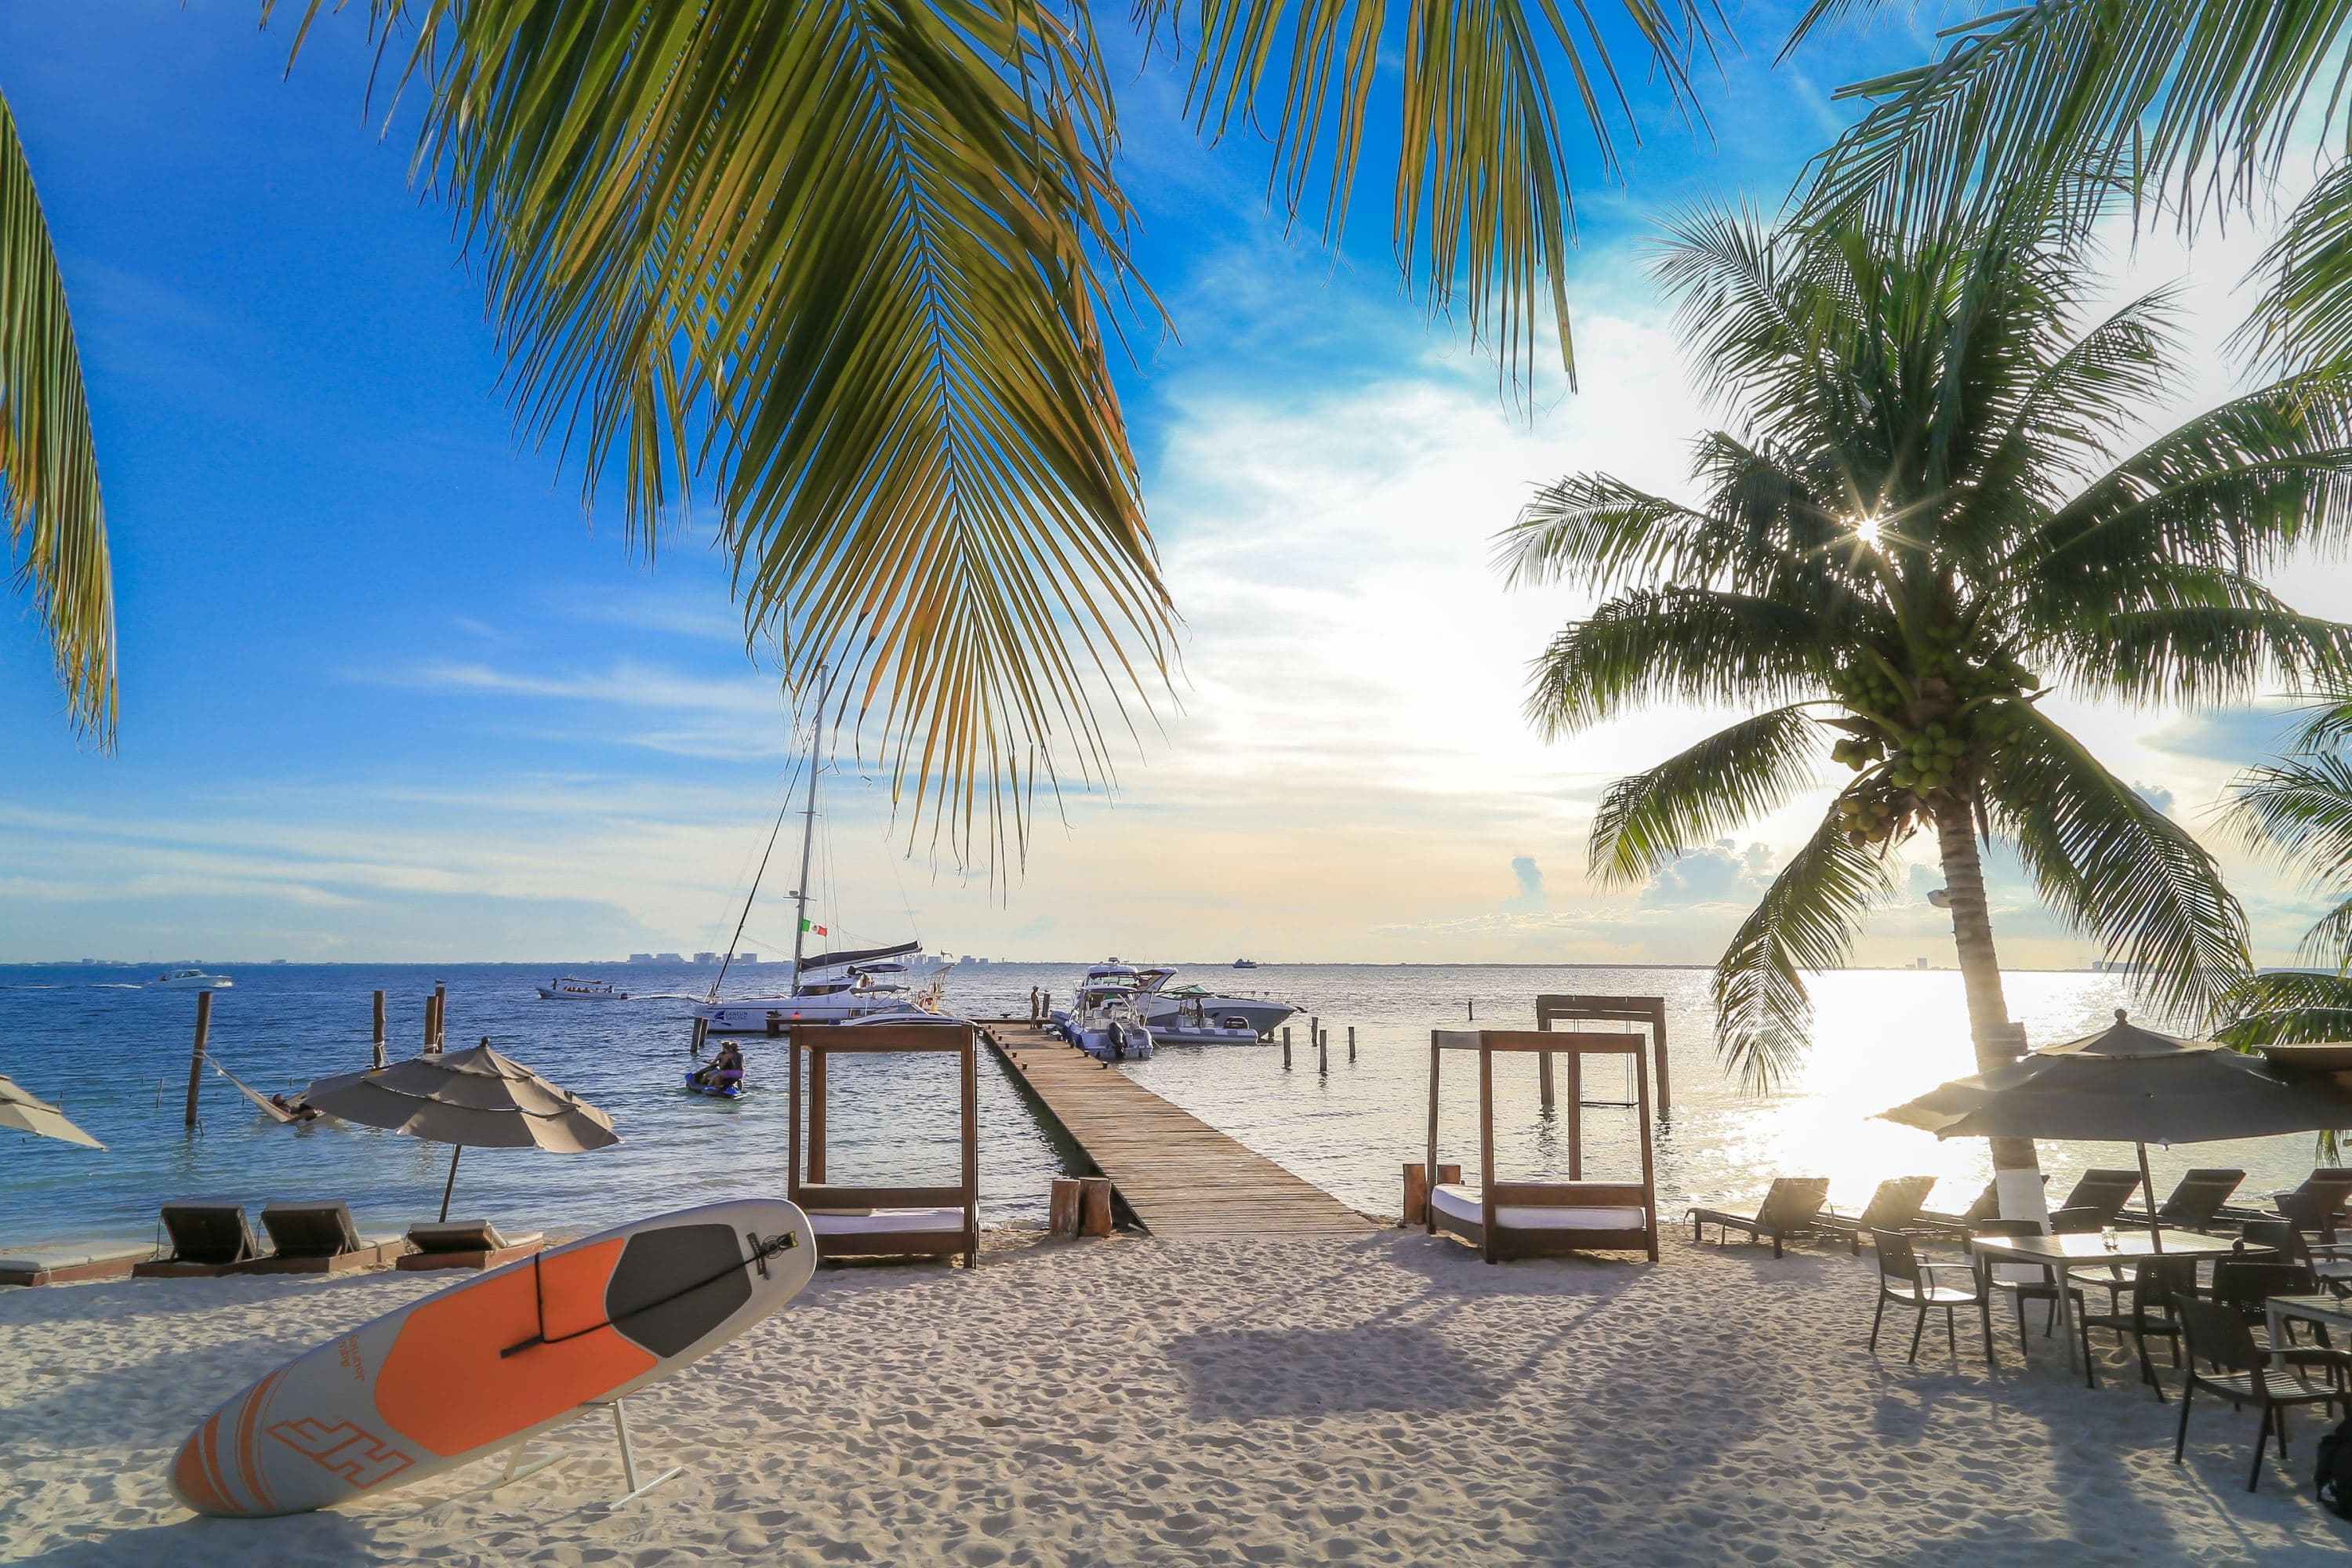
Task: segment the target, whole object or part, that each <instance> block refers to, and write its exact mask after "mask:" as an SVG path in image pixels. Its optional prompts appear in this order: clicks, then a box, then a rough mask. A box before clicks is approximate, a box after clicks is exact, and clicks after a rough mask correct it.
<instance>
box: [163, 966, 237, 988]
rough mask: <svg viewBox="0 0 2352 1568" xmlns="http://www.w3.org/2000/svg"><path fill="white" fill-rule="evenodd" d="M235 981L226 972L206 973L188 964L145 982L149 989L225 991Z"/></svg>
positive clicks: (168, 970)
mask: <svg viewBox="0 0 2352 1568" xmlns="http://www.w3.org/2000/svg"><path fill="white" fill-rule="evenodd" d="M234 984H236V981H234V980H231V979H230V978H229V977H228V976H227V975H226V974H207V973H205V972H204V971H203V970H201V969H198V968H196V967H195V966H194V965H193V964H190V965H186V966H184V967H183V968H179V969H167V970H165V971H163V973H161V974H159V975H157V976H155V978H154V979H152V980H150V981H149V982H148V983H147V988H148V989H149V990H151V991H159V990H160V991H226V990H227V989H228V988H229V987H230V986H232V985H234Z"/></svg>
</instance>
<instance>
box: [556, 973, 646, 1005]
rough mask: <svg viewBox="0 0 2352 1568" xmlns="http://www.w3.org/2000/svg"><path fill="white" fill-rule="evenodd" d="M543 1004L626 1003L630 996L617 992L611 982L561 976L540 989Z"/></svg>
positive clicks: (567, 975) (574, 976) (569, 975)
mask: <svg viewBox="0 0 2352 1568" xmlns="http://www.w3.org/2000/svg"><path fill="white" fill-rule="evenodd" d="M538 989H539V995H540V1000H541V1001H543V1002H625V1001H627V1000H628V999H629V994H628V993H627V992H625V991H615V990H614V989H613V983H612V982H611V981H609V980H583V979H581V978H579V977H578V976H577V975H572V974H559V975H557V976H556V977H555V978H554V979H552V980H551V981H549V982H548V983H547V984H544V985H541V986H540V987H539V988H538Z"/></svg>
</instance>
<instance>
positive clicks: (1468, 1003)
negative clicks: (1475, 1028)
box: [1462, 996, 1478, 1024]
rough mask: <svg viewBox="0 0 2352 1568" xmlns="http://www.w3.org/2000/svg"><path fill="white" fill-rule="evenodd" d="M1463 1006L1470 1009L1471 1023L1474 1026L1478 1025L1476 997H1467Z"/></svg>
mask: <svg viewBox="0 0 2352 1568" xmlns="http://www.w3.org/2000/svg"><path fill="white" fill-rule="evenodd" d="M1462 1005H1464V1006H1465V1007H1467V1008H1468V1009H1470V1021H1471V1022H1472V1023H1474V1024H1475V1023H1476V1022H1477V1021H1478V999H1477V998H1476V997H1475V996H1465V997H1464V998H1463V1000H1462Z"/></svg>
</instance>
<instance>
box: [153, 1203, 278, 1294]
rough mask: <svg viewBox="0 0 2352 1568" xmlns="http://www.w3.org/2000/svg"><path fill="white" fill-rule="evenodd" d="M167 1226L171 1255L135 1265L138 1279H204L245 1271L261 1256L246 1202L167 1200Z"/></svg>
mask: <svg viewBox="0 0 2352 1568" xmlns="http://www.w3.org/2000/svg"><path fill="white" fill-rule="evenodd" d="M163 1230H164V1233H165V1234H166V1235H168V1236H169V1237H171V1238H172V1251H171V1255H170V1256H169V1257H166V1258H154V1259H152V1260H151V1261H149V1262H146V1263H141V1264H136V1265H133V1266H132V1268H131V1277H132V1278H133V1279H211V1278H214V1277H215V1276H218V1275H222V1274H238V1273H242V1272H244V1271H245V1270H246V1269H247V1268H248V1267H249V1266H250V1265H251V1264H252V1263H253V1261H254V1260H255V1259H256V1258H259V1257H260V1256H261V1247H260V1244H259V1243H257V1241H255V1240H254V1237H253V1226H252V1224H251V1223H250V1222H249V1221H247V1219H246V1217H245V1205H243V1204H232V1203H183V1204H165V1205H163Z"/></svg>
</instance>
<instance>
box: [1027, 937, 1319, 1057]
mask: <svg viewBox="0 0 2352 1568" xmlns="http://www.w3.org/2000/svg"><path fill="white" fill-rule="evenodd" d="M1175 977H1176V972H1175V971H1174V970H1173V969H1162V968H1155V967H1153V966H1151V965H1148V964H1132V963H1120V962H1119V961H1118V959H1116V958H1112V959H1107V960H1105V961H1104V962H1102V963H1097V964H1096V965H1095V966H1094V967H1092V968H1091V969H1088V970H1087V977H1086V979H1085V980H1084V981H1083V982H1081V983H1080V985H1079V991H1080V994H1084V993H1085V992H1086V991H1087V989H1088V988H1089V987H1093V986H1097V985H1101V986H1124V987H1127V988H1129V989H1130V990H1132V991H1133V992H1134V994H1135V1002H1134V1009H1135V1015H1136V1016H1137V1017H1139V1018H1140V1019H1142V1020H1143V1023H1144V1026H1145V1027H1147V1028H1149V1029H1150V1030H1151V1032H1152V1033H1154V1034H1155V1035H1164V1034H1167V1033H1169V1032H1170V1031H1188V1032H1189V1033H1190V1034H1191V1035H1192V1039H1191V1040H1190V1041H1189V1042H1187V1043H1190V1044H1193V1045H1224V1044H1228V1043H1230V1044H1234V1045H1250V1044H1254V1043H1255V1042H1256V1041H1257V1040H1260V1039H1264V1038H1265V1037H1268V1036H1270V1035H1272V1034H1273V1033H1274V1032H1275V1030H1276V1029H1278V1028H1280V1027H1282V1024H1283V1020H1284V1019H1286V1018H1288V1017H1289V1016H1291V1015H1292V1014H1294V1013H1296V1012H1297V1011H1298V1009H1297V1008H1296V1007H1292V1006H1288V1005H1285V1004H1283V1003H1280V1002H1275V1001H1270V1000H1268V999H1267V998H1265V997H1264V996H1227V995H1221V994H1218V993H1216V992H1213V991H1211V990H1208V989H1207V988H1206V987H1203V986H1199V985H1175V986H1171V985H1170V984H1168V983H1169V982H1170V981H1171V980H1173V979H1174V978H1175ZM1072 1016H1073V1014H1072V1011H1071V1009H1069V1008H1065V1007H1056V1008H1055V1009H1054V1012H1053V1015H1052V1017H1053V1021H1054V1022H1055V1023H1067V1022H1069V1021H1070V1019H1071V1017H1072ZM1235 1030H1246V1031H1248V1034H1247V1037H1246V1038H1244V1037H1242V1036H1241V1035H1238V1034H1235V1033H1234V1031H1235ZM1171 1043H1174V1042H1172V1041H1171Z"/></svg>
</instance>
